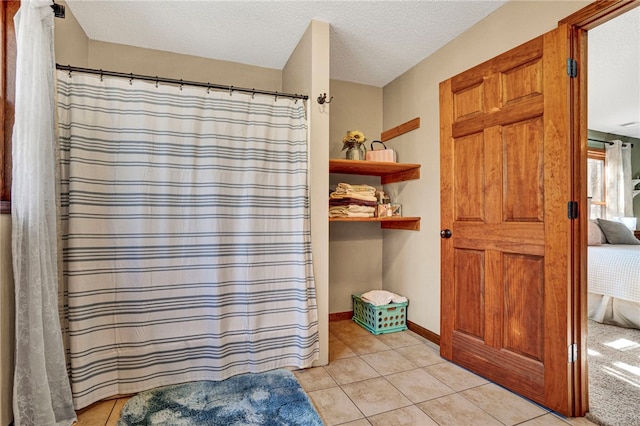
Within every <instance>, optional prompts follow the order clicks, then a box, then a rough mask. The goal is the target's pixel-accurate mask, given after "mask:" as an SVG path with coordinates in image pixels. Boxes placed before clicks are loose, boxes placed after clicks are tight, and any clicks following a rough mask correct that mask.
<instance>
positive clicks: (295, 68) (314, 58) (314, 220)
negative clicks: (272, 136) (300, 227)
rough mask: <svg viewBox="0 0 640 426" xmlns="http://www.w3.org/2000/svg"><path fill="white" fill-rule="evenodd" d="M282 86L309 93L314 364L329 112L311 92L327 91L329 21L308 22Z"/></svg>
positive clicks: (321, 319) (324, 274)
mask: <svg viewBox="0 0 640 426" xmlns="http://www.w3.org/2000/svg"><path fill="white" fill-rule="evenodd" d="M282 90H283V91H284V92H288V93H306V94H308V95H309V100H308V103H307V123H308V126H309V131H308V134H309V144H310V154H309V156H310V164H311V166H310V177H309V180H310V182H311V185H310V194H309V196H310V199H311V240H312V243H311V244H312V246H311V250H312V256H313V273H314V277H315V285H316V295H317V301H318V323H319V332H320V358H319V360H318V361H317V362H316V365H325V364H328V363H329V276H328V269H329V266H328V262H329V259H328V251H329V247H328V244H329V241H328V240H329V223H328V221H327V217H328V215H329V208H328V205H327V191H328V187H329V184H328V179H327V164H328V161H329V112H328V110H327V109H326V108H325V107H323V106H321V105H319V104H318V103H317V102H315V98H314V96H313V94H314V93H325V92H328V91H329V24H327V23H325V22H319V21H312V22H311V23H310V24H309V27H308V28H307V30H306V31H305V33H304V35H303V36H302V38H301V39H300V41H299V42H298V45H297V46H296V48H295V49H294V51H293V53H292V54H291V56H290V57H289V60H288V61H287V63H286V65H285V66H284V68H283V71H282Z"/></svg>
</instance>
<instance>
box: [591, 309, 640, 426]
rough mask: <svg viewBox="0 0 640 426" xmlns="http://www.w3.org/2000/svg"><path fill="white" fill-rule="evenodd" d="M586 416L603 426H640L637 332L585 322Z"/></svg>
mask: <svg viewBox="0 0 640 426" xmlns="http://www.w3.org/2000/svg"><path fill="white" fill-rule="evenodd" d="M587 343H588V344H587V347H588V369H589V412H588V413H587V416H586V417H587V418H588V419H589V420H591V421H593V422H595V423H597V424H600V425H603V426H640V405H639V401H640V330H637V329H632V328H622V327H616V326H613V325H605V324H600V323H597V322H595V321H591V320H589V329H588V342H587Z"/></svg>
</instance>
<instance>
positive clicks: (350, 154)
mask: <svg viewBox="0 0 640 426" xmlns="http://www.w3.org/2000/svg"><path fill="white" fill-rule="evenodd" d="M366 151H367V149H366V148H365V147H364V144H358V146H354V147H353V148H347V152H346V154H345V158H346V159H347V160H364V158H365V155H366Z"/></svg>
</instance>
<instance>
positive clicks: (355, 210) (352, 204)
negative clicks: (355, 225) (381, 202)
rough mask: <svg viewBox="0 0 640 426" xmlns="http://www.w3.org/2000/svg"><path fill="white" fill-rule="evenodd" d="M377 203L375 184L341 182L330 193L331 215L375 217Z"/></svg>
mask: <svg viewBox="0 0 640 426" xmlns="http://www.w3.org/2000/svg"><path fill="white" fill-rule="evenodd" d="M376 204H377V199H376V189H375V188H374V187H373V186H369V185H351V184H348V183H339V184H338V186H337V187H336V190H335V191H333V192H332V193H331V194H330V195H329V217H374V216H375V211H376Z"/></svg>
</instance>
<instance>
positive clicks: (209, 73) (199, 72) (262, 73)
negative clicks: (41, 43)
mask: <svg viewBox="0 0 640 426" xmlns="http://www.w3.org/2000/svg"><path fill="white" fill-rule="evenodd" d="M55 48H56V62H57V63H58V64H61V65H72V66H77V67H82V68H94V69H104V70H108V71H117V72H124V73H134V74H143V75H152V76H156V75H157V76H160V77H167V78H175V79H183V80H191V81H201V82H207V81H209V82H211V83H216V84H222V85H234V86H238V87H245V88H254V87H255V88H259V89H263V90H269V91H281V90H282V72H281V71H280V70H276V69H272V68H263V67H256V66H252V65H245V64H239V63H236V62H228V61H219V60H216V59H208V58H201V57H198V56H191V55H181V54H178V53H171V52H164V51H160V50H153V49H143V48H140V47H134V46H126V45H122V44H114V43H105V42H101V41H95V40H89V39H88V38H87V36H86V35H85V33H84V31H83V30H82V28H81V27H80V25H79V24H78V21H76V19H75V18H74V16H73V14H72V13H71V10H70V9H69V8H67V9H66V18H65V19H56V20H55Z"/></svg>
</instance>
